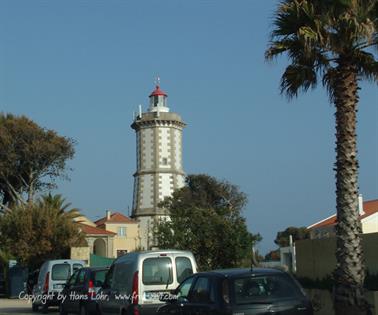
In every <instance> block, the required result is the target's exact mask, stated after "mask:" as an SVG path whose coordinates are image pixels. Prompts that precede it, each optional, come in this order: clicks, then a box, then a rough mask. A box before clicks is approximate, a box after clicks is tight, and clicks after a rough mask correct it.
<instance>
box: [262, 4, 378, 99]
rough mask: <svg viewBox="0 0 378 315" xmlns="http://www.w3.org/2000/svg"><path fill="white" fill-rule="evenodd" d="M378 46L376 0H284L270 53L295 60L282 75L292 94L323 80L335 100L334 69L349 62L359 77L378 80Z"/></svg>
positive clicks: (284, 88)
mask: <svg viewBox="0 0 378 315" xmlns="http://www.w3.org/2000/svg"><path fill="white" fill-rule="evenodd" d="M377 50H378V1H377V0H364V1H358V0H355V1H351V0H339V1H333V0H311V1H310V0H284V1H282V2H281V3H280V5H279V6H278V10H277V12H276V15H275V20H274V29H273V31H272V33H271V41H270V45H269V48H268V49H267V51H266V53H265V56H266V59H268V60H271V59H273V58H275V57H277V56H279V55H281V54H284V53H286V54H287V55H288V56H289V58H290V60H291V64H290V65H289V66H288V67H287V68H286V70H285V72H284V74H283V75H282V79H281V91H282V93H286V94H287V96H288V97H293V96H297V94H298V92H299V91H307V90H308V89H310V88H314V87H316V85H317V84H318V82H319V78H320V79H321V80H320V81H322V82H323V84H324V86H326V87H327V89H328V92H329V94H330V97H331V98H332V99H333V98H334V96H335V92H336V89H337V88H336V83H337V81H338V80H340V79H341V77H340V75H339V73H338V71H335V70H336V69H337V68H338V66H339V65H340V63H344V62H345V60H347V62H348V63H349V64H352V65H354V66H355V67H356V72H357V74H358V77H359V78H365V79H368V80H372V81H375V82H378V62H377V57H376V54H374V51H375V52H376V51H377Z"/></svg>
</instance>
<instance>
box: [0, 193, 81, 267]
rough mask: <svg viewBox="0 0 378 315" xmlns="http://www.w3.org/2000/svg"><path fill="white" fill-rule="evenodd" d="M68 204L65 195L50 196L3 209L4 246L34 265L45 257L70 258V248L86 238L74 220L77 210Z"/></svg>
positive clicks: (0, 226)
mask: <svg viewBox="0 0 378 315" xmlns="http://www.w3.org/2000/svg"><path fill="white" fill-rule="evenodd" d="M50 199H52V200H55V201H56V202H55V203H51V202H50V201H51V200H50ZM58 201H59V202H58ZM66 208H67V207H66V205H65V204H64V199H62V198H61V197H60V196H58V197H56V196H55V197H52V196H50V197H43V198H41V199H40V200H38V202H36V203H34V204H32V203H31V204H26V205H18V206H15V207H14V208H13V209H12V210H11V211H6V212H4V213H3V214H1V215H0V243H1V244H2V247H3V248H4V249H5V251H7V252H8V253H9V254H10V255H12V256H13V257H15V258H16V259H17V260H18V261H19V262H20V263H21V264H23V265H27V266H29V267H32V268H36V267H39V265H40V264H41V263H42V262H43V261H44V260H46V259H58V258H69V254H70V248H71V247H72V246H80V245H83V244H84V243H85V240H84V235H83V234H82V233H81V232H80V231H79V229H78V226H77V225H76V223H74V221H73V218H74V217H76V216H77V214H76V211H77V210H76V209H73V210H74V211H71V210H69V211H64V210H63V209H66Z"/></svg>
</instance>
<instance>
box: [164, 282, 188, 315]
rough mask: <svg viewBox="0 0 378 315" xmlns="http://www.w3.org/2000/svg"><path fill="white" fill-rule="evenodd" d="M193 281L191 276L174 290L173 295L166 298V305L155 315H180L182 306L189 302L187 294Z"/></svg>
mask: <svg viewBox="0 0 378 315" xmlns="http://www.w3.org/2000/svg"><path fill="white" fill-rule="evenodd" d="M194 281H195V277H194V276H193V277H190V278H187V279H186V280H185V281H184V282H182V283H181V284H180V286H179V287H178V288H177V289H176V290H175V294H174V295H173V296H172V297H168V300H167V303H166V304H165V305H163V306H161V307H160V308H159V309H158V311H157V314H161V315H168V314H170V315H182V314H183V307H184V305H185V304H186V303H188V302H189V300H188V297H189V292H190V289H191V287H192V285H193V283H194Z"/></svg>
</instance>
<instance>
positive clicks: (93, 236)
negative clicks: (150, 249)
mask: <svg viewBox="0 0 378 315" xmlns="http://www.w3.org/2000/svg"><path fill="white" fill-rule="evenodd" d="M75 221H76V223H77V225H78V228H79V229H80V231H81V232H83V233H84V234H85V239H86V241H87V248H88V249H87V250H86V251H84V252H85V253H86V254H84V256H85V255H89V254H95V255H98V256H102V257H108V258H117V257H119V256H121V255H124V254H125V253H127V252H131V251H134V250H136V249H138V248H140V242H141V241H140V236H139V224H138V222H137V221H135V220H133V219H130V218H129V217H127V216H125V215H123V214H122V213H120V212H114V213H112V212H111V211H110V210H107V211H106V215H105V216H104V217H103V218H101V219H99V220H97V221H95V222H93V221H91V220H90V219H88V218H87V217H85V216H83V215H81V216H80V217H78V218H76V219H75ZM79 252H80V250H79ZM80 259H83V258H80ZM86 260H88V259H87V258H86Z"/></svg>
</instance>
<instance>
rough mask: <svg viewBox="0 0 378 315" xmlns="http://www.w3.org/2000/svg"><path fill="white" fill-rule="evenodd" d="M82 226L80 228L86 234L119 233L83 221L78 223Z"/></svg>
mask: <svg viewBox="0 0 378 315" xmlns="http://www.w3.org/2000/svg"><path fill="white" fill-rule="evenodd" d="M78 225H79V226H80V229H81V230H82V232H83V233H85V234H95V235H116V234H117V233H114V232H110V231H107V230H104V229H100V228H98V227H94V226H90V225H86V224H83V223H78Z"/></svg>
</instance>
